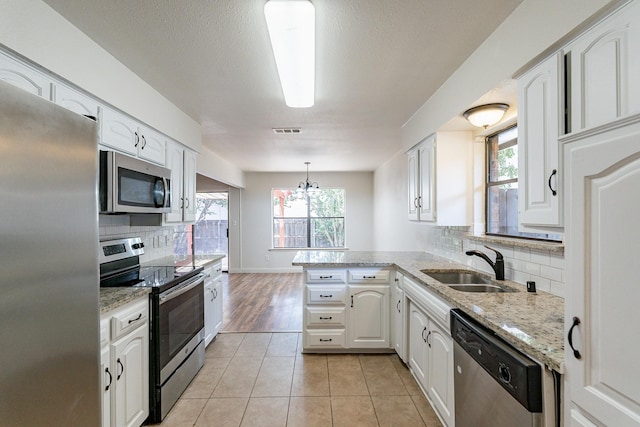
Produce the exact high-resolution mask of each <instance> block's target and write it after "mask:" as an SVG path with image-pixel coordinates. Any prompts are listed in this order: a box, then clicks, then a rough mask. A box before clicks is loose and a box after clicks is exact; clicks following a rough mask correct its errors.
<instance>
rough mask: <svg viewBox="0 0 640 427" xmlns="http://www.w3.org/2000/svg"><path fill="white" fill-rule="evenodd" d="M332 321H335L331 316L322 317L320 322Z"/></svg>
mask: <svg viewBox="0 0 640 427" xmlns="http://www.w3.org/2000/svg"><path fill="white" fill-rule="evenodd" d="M331 319H333V317H332V316H329V317H322V316H320V320H331Z"/></svg>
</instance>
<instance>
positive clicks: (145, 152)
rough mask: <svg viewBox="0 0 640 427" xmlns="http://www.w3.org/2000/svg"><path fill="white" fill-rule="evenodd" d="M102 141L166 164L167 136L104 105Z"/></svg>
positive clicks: (124, 150)
mask: <svg viewBox="0 0 640 427" xmlns="http://www.w3.org/2000/svg"><path fill="white" fill-rule="evenodd" d="M100 119H101V120H100V133H101V138H100V143H101V144H103V145H106V146H109V147H112V148H114V149H116V150H118V151H121V152H123V153H126V154H130V155H133V156H138V157H140V158H143V159H145V160H149V161H151V162H154V163H157V164H159V165H162V166H164V165H165V164H166V138H165V137H164V136H162V135H161V134H160V133H158V132H155V131H153V130H151V129H149V128H147V127H144V126H141V125H140V124H139V123H138V122H137V121H135V120H134V119H132V118H130V117H128V116H126V115H124V114H122V113H120V112H118V111H115V110H112V109H111V108H108V107H104V108H103V109H102V111H101V117H100Z"/></svg>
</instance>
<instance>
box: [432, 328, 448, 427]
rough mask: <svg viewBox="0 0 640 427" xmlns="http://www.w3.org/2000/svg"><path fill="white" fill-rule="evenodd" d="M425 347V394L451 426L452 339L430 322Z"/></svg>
mask: <svg viewBox="0 0 640 427" xmlns="http://www.w3.org/2000/svg"><path fill="white" fill-rule="evenodd" d="M427 347H428V352H429V355H428V370H427V372H428V373H427V377H428V383H429V386H428V388H427V393H428V394H429V397H430V398H431V402H433V404H434V406H435V409H436V411H437V412H438V413H439V414H440V416H441V417H442V418H443V419H444V421H445V424H446V425H453V414H454V406H453V399H454V397H453V339H452V338H451V337H450V336H448V335H447V333H446V332H445V331H444V330H443V329H441V328H440V327H439V326H438V325H437V324H436V323H434V322H433V321H431V320H430V321H429V333H428V335H427Z"/></svg>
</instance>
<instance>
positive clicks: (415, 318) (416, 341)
mask: <svg viewBox="0 0 640 427" xmlns="http://www.w3.org/2000/svg"><path fill="white" fill-rule="evenodd" d="M428 332H429V325H428V320H427V316H426V315H425V314H424V313H423V312H422V310H420V309H419V308H418V307H416V305H415V304H413V303H411V302H410V303H409V367H410V368H411V370H412V371H413V375H414V376H415V377H416V378H417V380H418V382H420V384H421V385H422V387H423V388H425V389H426V387H427V333H428Z"/></svg>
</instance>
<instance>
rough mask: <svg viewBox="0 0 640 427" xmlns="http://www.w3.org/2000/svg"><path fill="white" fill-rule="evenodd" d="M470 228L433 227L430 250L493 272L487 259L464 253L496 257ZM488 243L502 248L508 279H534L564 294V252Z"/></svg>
mask: <svg viewBox="0 0 640 427" xmlns="http://www.w3.org/2000/svg"><path fill="white" fill-rule="evenodd" d="M469 230H470V228H469V227H430V230H429V234H428V237H429V240H430V241H429V242H427V251H430V252H434V253H435V254H436V255H439V256H442V257H444V258H448V259H451V260H452V261H455V262H459V263H461V264H464V265H467V266H469V267H472V268H474V269H477V270H480V271H484V272H486V273H490V274H493V269H492V268H491V266H489V264H488V263H487V262H486V261H484V260H483V259H481V258H478V257H477V256H468V255H466V254H465V252H466V251H469V250H479V251H482V252H485V253H486V254H487V255H489V258H491V259H492V260H493V259H495V255H494V254H493V252H491V251H490V250H488V249H486V248H485V247H484V243H483V242H480V241H475V240H470V239H468V233H469ZM488 246H490V247H492V248H495V249H496V250H498V251H500V253H502V255H503V256H504V260H505V277H506V278H507V279H509V280H513V281H514V282H518V283H521V284H523V285H525V284H526V283H527V281H530V280H533V281H535V282H536V288H537V289H539V290H541V291H545V292H550V293H552V294H554V295H558V296H561V297H563V296H564V292H565V290H564V288H565V284H564V277H565V274H564V269H565V261H564V256H562V255H558V254H557V253H552V252H551V251H545V250H539V249H529V248H522V247H515V246H510V245H508V244H497V243H488Z"/></svg>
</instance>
